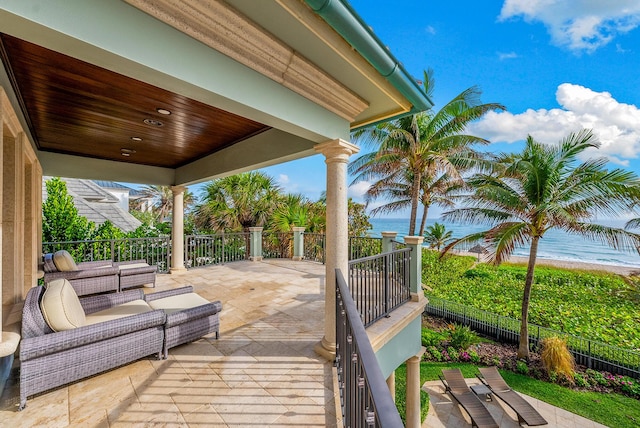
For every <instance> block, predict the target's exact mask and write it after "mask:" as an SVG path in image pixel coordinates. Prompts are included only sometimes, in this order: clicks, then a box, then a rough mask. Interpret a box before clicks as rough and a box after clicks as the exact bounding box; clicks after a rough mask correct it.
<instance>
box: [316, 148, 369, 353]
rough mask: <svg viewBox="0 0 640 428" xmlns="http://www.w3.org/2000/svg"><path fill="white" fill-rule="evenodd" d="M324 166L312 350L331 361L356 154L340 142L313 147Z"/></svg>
mask: <svg viewBox="0 0 640 428" xmlns="http://www.w3.org/2000/svg"><path fill="white" fill-rule="evenodd" d="M315 150H316V152H319V153H322V154H323V155H324V156H325V163H326V164H327V230H326V242H325V248H326V257H325V269H326V275H325V293H324V294H325V296H324V299H325V300H324V317H325V319H324V337H323V338H322V340H321V341H320V343H318V344H317V345H316V347H315V350H316V352H317V353H318V354H320V355H322V356H323V357H325V358H327V359H329V360H330V361H333V360H334V359H335V356H336V315H335V311H336V308H335V306H336V274H335V270H336V269H340V270H341V271H342V273H343V274H344V276H345V277H347V275H348V272H347V271H348V268H349V248H348V247H349V220H348V209H347V163H348V162H349V157H350V156H351V155H353V154H355V153H358V151H359V150H360V149H359V148H358V147H357V146H355V145H353V144H351V143H349V142H347V141H344V140H340V139H338V140H333V141H327V142H325V143H321V144H318V145H317V146H315Z"/></svg>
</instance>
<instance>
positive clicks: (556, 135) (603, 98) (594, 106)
mask: <svg viewBox="0 0 640 428" xmlns="http://www.w3.org/2000/svg"><path fill="white" fill-rule="evenodd" d="M556 99H557V101H558V104H559V105H560V107H561V108H554V109H551V110H545V109H539V110H533V109H528V110H527V111H525V112H523V113H520V114H513V113H510V112H490V113H488V114H487V115H485V116H484V117H483V118H482V119H481V120H480V121H478V122H476V123H473V124H471V125H470V127H469V131H470V132H472V133H474V134H476V135H480V136H482V137H484V138H487V139H489V140H491V141H493V142H507V143H513V142H516V141H522V140H524V139H525V138H526V136H527V135H531V136H532V137H533V138H534V139H536V140H537V141H540V142H543V143H549V144H551V143H557V142H558V141H560V140H561V139H563V138H564V137H566V136H567V134H569V133H570V132H574V131H578V130H580V129H582V128H588V129H592V130H593V132H594V134H595V135H596V136H597V137H598V138H599V140H600V143H601V147H600V150H598V151H597V152H596V153H594V154H597V155H598V156H607V157H609V159H611V161H613V162H616V163H618V164H621V165H627V164H628V160H629V159H635V158H637V157H638V156H639V155H640V109H639V108H638V107H637V106H635V105H632V104H625V103H621V102H619V101H617V100H616V99H615V98H613V97H612V96H611V94H610V93H608V92H595V91H593V90H591V89H589V88H585V87H584V86H580V85H573V84H570V83H563V84H561V85H560V86H558V90H557V91H556Z"/></svg>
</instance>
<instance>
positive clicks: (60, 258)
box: [53, 250, 78, 272]
mask: <svg viewBox="0 0 640 428" xmlns="http://www.w3.org/2000/svg"><path fill="white" fill-rule="evenodd" d="M53 263H54V264H55V265H56V267H57V268H58V270H59V271H60V272H69V271H73V270H78V265H76V261H75V260H73V257H71V254H69V253H68V252H66V251H65V250H60V251H56V252H55V253H54V254H53Z"/></svg>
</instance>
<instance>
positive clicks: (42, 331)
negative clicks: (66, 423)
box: [20, 279, 222, 410]
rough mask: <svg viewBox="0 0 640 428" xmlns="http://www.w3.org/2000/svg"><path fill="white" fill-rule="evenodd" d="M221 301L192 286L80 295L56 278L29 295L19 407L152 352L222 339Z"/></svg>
mask: <svg viewBox="0 0 640 428" xmlns="http://www.w3.org/2000/svg"><path fill="white" fill-rule="evenodd" d="M221 310H222V304H221V303H220V302H219V301H216V302H209V301H207V300H205V299H204V298H202V297H201V296H199V295H198V294H196V293H194V292H193V287H191V286H187V287H181V288H176V289H172V290H167V291H161V292H156V293H151V294H146V295H145V294H144V293H143V291H142V290H141V289H135V290H127V291H123V292H121V293H108V294H101V295H95V296H88V297H80V298H79V297H78V296H77V294H76V293H75V291H74V288H73V287H72V286H71V285H70V283H69V281H67V280H65V279H59V280H56V281H52V282H50V283H48V284H47V285H46V286H44V287H40V286H38V287H33V288H32V289H30V290H29V292H28V293H27V298H26V299H25V303H24V307H23V311H22V342H21V345H20V410H22V409H23V408H24V407H25V406H26V402H27V397H28V396H31V395H33V394H37V393H39V392H44V391H47V390H49V389H53V388H56V387H58V386H62V385H65V384H68V383H71V382H74V381H76V380H79V379H82V378H85V377H87V376H91V375H94V374H97V373H101V372H103V371H106V370H109V369H112V368H115V367H118V366H121V365H124V364H128V363H130V362H132V361H135V360H137V359H140V358H143V357H146V356H148V355H152V354H155V355H157V357H158V358H162V357H164V358H167V352H168V349H169V348H172V347H174V346H177V345H180V344H183V343H187V342H191V341H193V340H196V339H198V338H200V337H202V336H204V335H207V334H210V333H215V337H216V339H217V338H218V335H219V327H220V319H219V313H220V311H221Z"/></svg>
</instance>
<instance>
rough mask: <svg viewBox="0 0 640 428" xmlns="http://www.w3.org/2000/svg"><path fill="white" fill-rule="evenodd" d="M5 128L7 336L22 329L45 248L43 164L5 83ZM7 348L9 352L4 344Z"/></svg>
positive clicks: (0, 111)
mask: <svg viewBox="0 0 640 428" xmlns="http://www.w3.org/2000/svg"><path fill="white" fill-rule="evenodd" d="M0 128H1V129H2V133H1V134H0V137H1V139H2V145H1V147H2V150H1V153H2V170H1V172H0V180H1V183H0V188H1V189H2V197H1V198H0V200H1V202H0V204H1V209H0V239H1V242H2V245H1V249H2V250H1V251H2V259H1V260H2V263H1V265H0V270H1V274H0V281H1V285H0V301H1V302H2V306H1V307H2V311H1V312H0V330H1V331H2V333H3V334H2V336H3V339H2V340H5V339H6V335H5V333H6V332H9V331H17V330H16V326H15V325H13V324H15V323H18V321H19V320H20V315H21V314H20V312H21V309H20V305H19V303H20V302H22V300H23V298H24V296H25V295H26V292H27V290H28V289H29V288H31V287H33V286H34V285H36V284H37V277H38V263H39V260H40V256H41V255H40V252H41V250H40V249H41V248H42V169H41V167H40V164H39V162H38V159H37V157H36V155H35V152H34V151H33V149H32V147H31V145H30V144H29V142H28V141H27V138H26V134H25V132H24V130H23V129H22V127H21V126H20V124H19V122H18V120H17V116H16V114H15V111H14V110H13V109H12V107H11V105H10V103H9V100H8V99H7V96H6V94H5V92H4V90H3V88H2V87H0ZM0 342H1V341H0ZM16 345H17V343H16ZM3 352H8V351H6V348H5V351H3ZM1 356H2V355H0V357H1Z"/></svg>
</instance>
